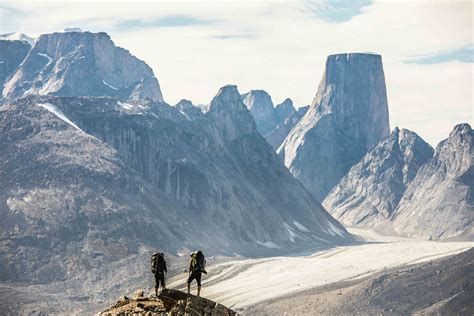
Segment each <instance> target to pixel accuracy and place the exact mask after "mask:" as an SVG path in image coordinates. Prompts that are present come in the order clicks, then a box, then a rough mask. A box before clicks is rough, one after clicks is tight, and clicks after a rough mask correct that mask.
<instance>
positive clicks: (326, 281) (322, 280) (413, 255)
mask: <svg viewBox="0 0 474 316" xmlns="http://www.w3.org/2000/svg"><path fill="white" fill-rule="evenodd" d="M349 231H350V232H351V233H352V234H354V235H356V236H358V237H359V238H360V239H361V240H365V241H366V243H363V244H360V245H355V246H347V247H338V248H333V249H331V250H328V251H322V252H317V253H314V254H311V255H308V256H296V257H274V258H264V259H247V260H239V261H230V262H225V263H221V264H218V265H215V266H212V267H209V269H208V272H209V273H208V274H207V275H205V276H204V280H203V290H202V295H203V296H205V297H207V298H209V299H212V300H214V301H217V302H220V303H222V304H224V305H226V306H229V307H231V308H234V309H236V310H239V311H240V312H242V313H244V314H245V312H246V310H247V311H250V310H251V309H250V308H252V307H255V306H257V305H259V304H260V305H265V304H264V303H265V302H268V303H270V302H271V301H272V300H273V301H275V300H276V299H278V298H284V297H290V296H291V297H295V296H298V294H301V295H304V294H305V293H306V294H307V292H308V291H310V290H314V289H317V288H324V287H327V290H328V291H330V290H334V288H338V287H340V284H341V282H346V284H349V283H347V282H353V283H357V282H358V281H360V282H361V281H363V280H365V279H367V278H370V277H373V276H375V275H378V274H380V273H381V272H387V273H388V272H390V271H393V270H400V269H403V268H404V267H408V266H411V265H415V264H419V263H424V262H430V261H432V260H434V259H438V258H442V257H445V256H449V255H453V254H457V253H461V252H464V251H466V250H469V249H470V248H472V247H473V246H474V243H473V242H433V241H422V240H414V239H409V238H402V237H393V236H382V235H378V234H376V233H374V232H373V231H371V230H363V229H354V228H353V229H349ZM185 279H186V276H185V275H178V276H175V277H174V278H173V279H172V280H171V282H169V286H170V287H172V288H179V289H184V288H185V284H184V281H185ZM331 285H333V288H331ZM287 303H288V302H287ZM255 311H256V310H254V312H255ZM260 311H261V312H263V310H260ZM306 312H307V311H306Z"/></svg>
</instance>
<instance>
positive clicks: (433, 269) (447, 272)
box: [245, 249, 474, 315]
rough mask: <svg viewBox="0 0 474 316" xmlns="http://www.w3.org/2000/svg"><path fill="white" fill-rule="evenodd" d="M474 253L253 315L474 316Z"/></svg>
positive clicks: (301, 297)
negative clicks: (409, 315)
mask: <svg viewBox="0 0 474 316" xmlns="http://www.w3.org/2000/svg"><path fill="white" fill-rule="evenodd" d="M473 259H474V250H473V249H471V250H469V251H466V252H464V253H461V254H458V255H455V256H451V257H449V258H443V259H438V260H435V261H431V262H429V263H424V264H418V265H413V266H410V267H405V268H402V269H393V270H391V271H386V272H383V273H379V274H377V275H375V276H370V277H365V278H362V279H356V280H353V281H346V282H340V283H336V284H331V285H328V286H323V287H320V288H316V289H313V290H309V291H306V292H302V293H297V294H294V295H289V296H287V297H284V298H278V299H273V300H270V301H265V302H263V303H261V304H258V305H256V306H254V307H252V308H250V309H248V310H246V312H245V314H248V315H257V314H258V315H287V314H291V315H302V314H307V313H312V314H315V313H316V314H324V315H343V314H360V315H408V314H411V315H472V313H473V312H474V302H473V300H472V297H473V296H474V266H473V263H474V260H473Z"/></svg>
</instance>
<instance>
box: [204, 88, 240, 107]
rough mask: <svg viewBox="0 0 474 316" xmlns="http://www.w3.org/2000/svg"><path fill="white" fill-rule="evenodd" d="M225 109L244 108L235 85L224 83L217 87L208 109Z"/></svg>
mask: <svg viewBox="0 0 474 316" xmlns="http://www.w3.org/2000/svg"><path fill="white" fill-rule="evenodd" d="M221 109H225V110H228V111H232V112H241V111H243V110H246V107H245V105H244V104H243V103H242V98H241V96H240V93H239V90H237V86H236V85H226V86H223V87H222V88H220V89H219V92H217V94H216V96H215V97H214V98H213V99H212V101H211V105H210V107H209V111H214V110H221Z"/></svg>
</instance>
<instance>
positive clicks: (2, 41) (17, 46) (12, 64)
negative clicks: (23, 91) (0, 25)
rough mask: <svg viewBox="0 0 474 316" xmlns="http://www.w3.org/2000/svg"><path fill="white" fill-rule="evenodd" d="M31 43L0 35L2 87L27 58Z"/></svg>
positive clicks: (0, 87)
mask: <svg viewBox="0 0 474 316" xmlns="http://www.w3.org/2000/svg"><path fill="white" fill-rule="evenodd" d="M30 48H31V45H30V44H29V43H28V42H27V41H23V40H11V39H7V38H4V37H0V89H2V90H3V86H4V84H5V82H6V81H7V80H8V79H9V78H10V77H11V75H12V74H13V73H14V72H15V70H16V68H17V67H18V66H19V65H20V64H21V62H22V61H23V60H24V59H25V57H26V55H27V54H28V51H29V50H30Z"/></svg>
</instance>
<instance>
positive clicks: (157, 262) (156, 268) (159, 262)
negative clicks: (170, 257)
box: [151, 252, 166, 273]
mask: <svg viewBox="0 0 474 316" xmlns="http://www.w3.org/2000/svg"><path fill="white" fill-rule="evenodd" d="M165 267H166V263H165V257H164V254H163V253H162V252H156V253H154V254H153V255H152V256H151V273H161V272H163V270H165V269H166V268H165Z"/></svg>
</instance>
